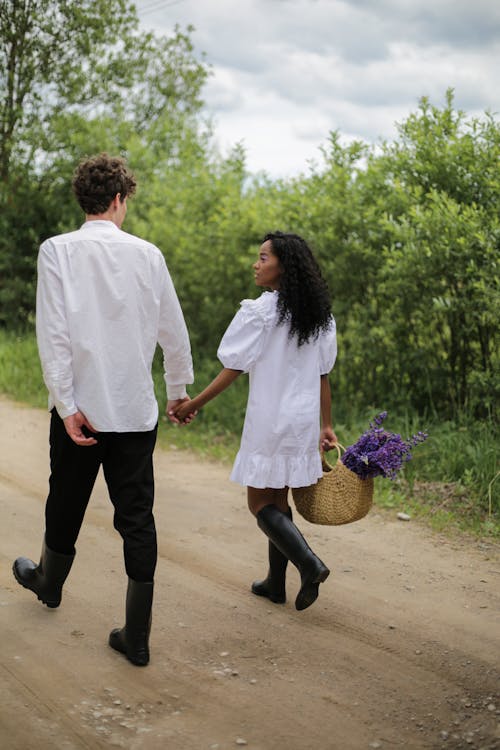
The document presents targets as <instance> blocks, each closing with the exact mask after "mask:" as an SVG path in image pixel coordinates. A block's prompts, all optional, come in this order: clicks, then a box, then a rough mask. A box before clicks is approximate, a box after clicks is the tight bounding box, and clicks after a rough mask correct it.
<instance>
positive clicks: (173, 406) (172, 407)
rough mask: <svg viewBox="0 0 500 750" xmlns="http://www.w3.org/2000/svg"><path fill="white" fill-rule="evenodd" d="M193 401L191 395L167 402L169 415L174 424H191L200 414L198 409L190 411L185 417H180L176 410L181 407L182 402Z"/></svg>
mask: <svg viewBox="0 0 500 750" xmlns="http://www.w3.org/2000/svg"><path fill="white" fill-rule="evenodd" d="M188 401H191V399H190V398H189V396H186V397H185V398H178V399H176V400H175V401H168V402H167V417H168V419H169V420H170V421H171V422H172V424H180V425H183V424H189V423H190V422H191V421H192V420H193V419H194V418H195V417H196V415H197V414H198V412H197V411H192V412H190V413H189V414H188V415H187V416H186V417H184V419H182V420H181V419H179V418H178V416H177V414H176V412H177V410H178V409H179V407H180V405H181V404H185V403H186V402H188Z"/></svg>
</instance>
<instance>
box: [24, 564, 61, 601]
mask: <svg viewBox="0 0 500 750" xmlns="http://www.w3.org/2000/svg"><path fill="white" fill-rule="evenodd" d="M12 572H13V574H14V578H15V579H16V581H17V582H18V584H19V585H20V586H22V587H23V589H27V590H28V591H31V592H32V593H33V594H36V598H37V599H38V601H39V602H42V604H45V605H46V606H47V607H48V608H49V609H56V608H57V607H58V606H59V605H60V603H61V600H60V599H59V601H56V600H55V599H52V600H47V599H44V598H43V596H40V595H39V594H37V593H36V591H35V589H32V588H31V586H28V584H27V583H25V582H24V581H23V579H22V578H19V575H18V573H17V570H16V564H15V563H14V564H13V566H12Z"/></svg>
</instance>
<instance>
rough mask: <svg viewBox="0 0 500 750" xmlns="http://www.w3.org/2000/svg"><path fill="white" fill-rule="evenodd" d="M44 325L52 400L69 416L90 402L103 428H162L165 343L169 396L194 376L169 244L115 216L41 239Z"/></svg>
mask: <svg viewBox="0 0 500 750" xmlns="http://www.w3.org/2000/svg"><path fill="white" fill-rule="evenodd" d="M36 332H37V341H38V349H39V354H40V360H41V364H42V371H43V377H44V381H45V384H46V386H47V388H48V390H49V409H51V408H52V407H53V406H55V407H56V409H57V412H58V414H59V415H60V417H61V418H62V419H64V418H65V417H67V416H70V415H71V414H74V413H75V412H76V411H78V410H80V411H81V412H83V413H84V414H85V416H86V417H87V418H88V420H89V421H90V423H91V424H92V425H93V426H94V427H95V428H96V429H97V430H98V431H100V432H144V431H147V430H151V429H153V428H154V426H155V424H156V422H157V420H158V404H157V402H156V398H155V395H154V390H153V380H152V376H151V366H152V361H153V355H154V352H155V349H156V344H157V343H159V344H160V346H161V348H162V349H163V354H164V369H165V382H166V386H167V394H168V398H169V399H177V398H183V397H184V396H185V395H186V388H185V386H186V383H192V382H193V365H192V360H191V350H190V345H189V337H188V332H187V329H186V325H185V322H184V317H183V314H182V310H181V307H180V304H179V301H178V299H177V294H176V292H175V289H174V286H173V283H172V280H171V278H170V274H169V272H168V269H167V266H166V263H165V260H164V258H163V255H162V253H161V252H160V250H159V249H158V248H157V247H155V246H154V245H152V244H151V243H149V242H146V241H145V240H142V239H140V238H138V237H134V236H133V235H131V234H127V233H126V232H123V231H121V229H119V228H118V227H117V226H116V225H115V224H114V223H113V222H112V221H102V220H94V221H88V222H86V223H85V224H83V226H82V227H81V228H80V229H78V230H77V231H75V232H69V233H68V234H61V235H58V236H57V237H52V238H50V239H48V240H46V241H45V242H44V243H43V244H42V245H41V246H40V252H39V255H38V285H37V304H36Z"/></svg>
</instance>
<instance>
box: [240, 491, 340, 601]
mask: <svg viewBox="0 0 500 750" xmlns="http://www.w3.org/2000/svg"><path fill="white" fill-rule="evenodd" d="M287 494H288V489H283V490H272V489H265V490H258V489H256V488H254V487H249V488H248V506H249V508H250V510H251V512H252V513H254V515H255V516H256V518H257V524H258V526H259V528H260V529H261V531H263V532H264V534H266V536H267V537H268V538H269V540H270V542H272V543H273V544H274V546H275V547H276V548H277V549H278V550H279V552H281V554H282V555H283V556H284V557H286V558H287V559H288V560H290V561H291V562H292V563H293V564H294V565H295V566H296V567H297V568H298V570H299V572H300V578H301V587H300V591H299V593H298V594H297V598H296V600H295V607H296V608H297V609H299V610H301V609H306V607H310V606H311V604H313V602H315V601H316V599H317V598H318V590H319V584H320V583H323V581H325V580H326V579H327V577H328V575H329V574H330V571H329V570H328V568H327V567H326V565H325V564H324V563H323V562H322V561H321V560H320V559H319V557H317V556H316V555H315V554H314V552H313V551H312V550H311V548H310V547H309V545H308V544H307V542H306V540H305V539H304V537H303V536H302V534H301V533H300V531H299V529H298V528H297V527H296V526H295V524H294V523H293V521H292V520H291V518H290V516H289V515H288V513H287V511H286V509H288V503H287V502H286V497H287ZM278 503H279V505H278ZM285 508H286V509H285Z"/></svg>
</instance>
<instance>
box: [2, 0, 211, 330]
mask: <svg viewBox="0 0 500 750" xmlns="http://www.w3.org/2000/svg"><path fill="white" fill-rule="evenodd" d="M137 29H138V21H137V16H136V12H135V9H134V7H133V6H132V5H130V3H128V2H126V1H125V0H106V1H104V0H81V2H79V3H71V2H67V0H30V2H25V1H24V0H23V1H22V2H18V1H17V0H6V1H5V2H3V3H2V4H1V5H0V39H1V41H2V44H1V47H0V84H1V87H0V175H1V178H2V179H1V181H0V216H1V219H0V222H1V224H0V229H1V230H2V231H1V235H0V237H1V239H0V278H1V279H2V284H1V286H0V326H6V327H13V326H15V327H20V326H23V325H26V324H29V322H30V319H31V313H32V310H33V304H34V279H35V263H36V254H37V250H38V245H39V243H40V241H41V240H43V239H45V238H46V237H47V236H50V235H51V234H55V233H57V232H58V231H62V230H63V229H68V228H73V227H74V225H75V223H80V222H81V219H82V217H81V213H80V212H79V209H78V208H77V206H76V205H75V203H74V201H73V200H72V197H71V191H70V190H69V189H68V187H69V182H70V179H71V174H72V171H73V169H74V167H75V163H76V162H77V161H78V160H79V159H80V158H81V157H82V156H84V155H87V154H90V153H95V152H99V151H104V150H109V151H110V152H112V153H120V154H124V155H127V152H128V150H129V149H131V150H132V149H133V150H134V153H136V152H137V151H138V150H142V153H143V154H144V153H146V152H149V154H150V159H151V162H150V166H152V167H153V169H154V170H155V169H156V170H158V169H159V170H161V169H163V170H165V169H168V168H169V165H171V164H177V165H178V163H179V149H180V146H179V144H180V143H182V142H183V141H184V140H185V139H188V138H189V137H190V135H191V134H192V133H194V132H197V129H198V128H199V126H200V123H201V121H200V118H199V113H200V109H201V105H202V101H201V96H200V94H201V89H202V86H203V84H204V81H205V79H206V77H207V75H208V69H207V67H206V65H205V64H204V63H201V62H199V61H198V60H197V58H196V56H195V55H194V52H193V48H192V43H191V40H190V36H189V33H190V30H189V29H188V31H187V32H186V33H184V32H181V30H180V29H179V28H176V29H175V30H174V32H173V33H172V34H171V35H170V36H168V37H156V36H154V35H153V34H144V33H139V32H138V30H137ZM139 144H140V145H141V147H142V149H139V148H138V146H139ZM160 157H161V158H160ZM153 165H154V166H153ZM139 171H140V166H139Z"/></svg>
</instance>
